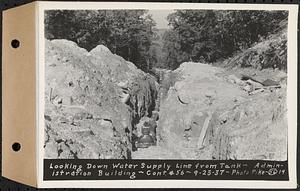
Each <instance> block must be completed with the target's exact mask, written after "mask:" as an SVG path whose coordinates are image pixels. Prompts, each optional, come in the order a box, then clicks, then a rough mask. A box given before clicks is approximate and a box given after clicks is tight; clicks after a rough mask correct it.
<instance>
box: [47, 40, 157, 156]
mask: <svg viewBox="0 0 300 191" xmlns="http://www.w3.org/2000/svg"><path fill="white" fill-rule="evenodd" d="M45 78H46V79H45V80H46V84H45V126H46V127H45V143H44V144H45V145H44V148H45V158H94V159H98V158H99V159H110V158H114V159H119V158H131V151H132V139H133V137H135V134H134V132H135V131H136V129H135V128H136V127H135V125H136V124H137V123H138V121H139V120H140V119H141V118H142V117H144V116H148V117H151V115H152V110H153V108H155V100H156V97H157V83H156V82H155V79H154V78H153V77H151V76H150V75H148V74H145V73H144V72H142V71H141V70H139V69H138V68H137V67H136V66H135V65H134V64H132V63H130V62H128V61H126V60H124V59H123V58H121V57H119V56H117V55H114V54H112V53H111V52H110V51H109V50H108V49H107V48H106V47H104V46H102V45H99V46H97V47H96V48H94V49H93V50H91V51H90V52H88V51H86V50H85V49H82V48H79V47H78V46H77V45H76V44H75V43H73V42H71V41H67V40H52V41H46V57H45Z"/></svg>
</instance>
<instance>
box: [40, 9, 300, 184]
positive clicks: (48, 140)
mask: <svg viewBox="0 0 300 191" xmlns="http://www.w3.org/2000/svg"><path fill="white" fill-rule="evenodd" d="M146 7H147V6H145V8H144V9H138V8H133V9H130V8H129V9H128V8H124V9H120V8H118V9H113V8H111V9H104V8H99V9H96V8H93V9H70V8H68V9H63V8H62V9H49V10H47V9H45V10H44V11H43V14H44V16H43V27H44V28H43V30H44V33H43V40H44V44H43V45H44V46H43V47H42V48H44V55H43V56H44V57H43V59H44V68H43V70H44V79H45V82H44V87H43V97H44V98H43V99H44V111H43V112H44V129H43V131H44V133H43V135H44V137H43V138H44V141H43V151H42V156H43V159H45V160H44V167H43V168H44V178H45V179H44V180H102V179H105V180H107V179H109V180H111V179H118V180H120V179H121V180H128V179H184V180H187V179H192V180H199V179H200V180H202V179H203V180H279V181H288V180H289V169H290V167H289V166H288V159H289V157H288V156H290V155H289V151H291V150H289V149H288V148H289V144H288V142H289V139H290V138H291V137H289V136H288V135H290V131H291V129H290V128H291V127H290V126H289V125H288V124H290V123H289V118H288V111H289V110H288V94H287V93H288V91H287V90H288V85H289V83H288V82H289V80H288V79H289V75H288V74H289V72H288V71H289V67H290V64H291V63H289V64H288V60H289V59H288V58H289V56H290V55H288V52H289V49H288V44H289V42H290V41H289V39H290V38H289V37H288V34H289V30H288V29H289V27H290V20H289V14H290V12H289V11H288V10H285V9H280V8H277V9H274V10H272V9H265V10H264V9H262V8H260V9H245V7H244V8H242V9H238V8H234V9H228V7H227V9H217V8H214V9H209V8H207V9H203V8H201V9H199V8H195V9H193V8H188V9H185V8H179V6H177V7H172V5H170V6H169V8H168V9H167V8H166V9H155V8H152V9H147V8H146ZM293 64H297V63H293ZM293 128H295V127H293ZM290 140H291V139H290ZM110 163H112V164H110ZM110 165H111V166H110ZM78 166H79V167H80V168H78ZM70 169H71V170H72V172H71V171H70ZM117 170H118V171H117ZM72 173H73V174H72ZM78 177H80V178H78ZM95 177H96V178H95ZM65 178H66V179H65Z"/></svg>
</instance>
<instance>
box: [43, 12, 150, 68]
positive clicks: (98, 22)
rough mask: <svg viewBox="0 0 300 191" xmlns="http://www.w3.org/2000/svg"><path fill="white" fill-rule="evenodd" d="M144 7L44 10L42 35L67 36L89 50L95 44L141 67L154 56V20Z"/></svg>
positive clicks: (145, 66)
mask: <svg viewBox="0 0 300 191" xmlns="http://www.w3.org/2000/svg"><path fill="white" fill-rule="evenodd" d="M146 13H147V11H145V10H76V11H75V10H48V11H46V12H45V37H46V38H47V39H50V40H51V39H68V40H71V41H74V42H76V43H77V44H78V45H79V46H80V47H83V48H85V49H87V50H91V49H93V48H94V47H96V46H97V45H99V44H103V45H105V46H107V47H108V48H109V49H110V50H111V51H112V52H113V53H115V54H118V55H120V56H122V57H123V58H125V59H126V60H129V61H131V62H133V63H134V64H135V65H137V67H139V68H141V69H142V70H144V71H148V70H149V69H150V68H151V63H152V62H153V59H155V56H154V55H153V52H154V50H153V49H151V45H152V41H153V39H155V38H156V33H155V28H154V26H155V22H154V21H153V19H152V18H151V17H150V16H149V15H146Z"/></svg>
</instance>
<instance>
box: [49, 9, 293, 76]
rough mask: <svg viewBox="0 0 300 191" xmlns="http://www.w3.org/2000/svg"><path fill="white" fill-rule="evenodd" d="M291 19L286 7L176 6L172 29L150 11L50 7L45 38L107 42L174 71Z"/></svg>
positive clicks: (217, 56)
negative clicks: (160, 24) (162, 26)
mask: <svg viewBox="0 0 300 191" xmlns="http://www.w3.org/2000/svg"><path fill="white" fill-rule="evenodd" d="M287 17H288V12H287V11H253V10H251V11H245V10H243V11H238V10H234V11H224V10H177V11H175V12H174V13H171V14H170V15H169V16H168V21H169V25H170V29H168V30H158V29H156V28H155V22H154V20H153V19H152V17H151V15H149V14H148V13H147V11H146V10H96V11H91V10H80V11H78V10H77V11H73V10H49V11H46V12H45V37H46V38H47V39H50V40H51V39H67V40H71V41H74V42H76V43H77V44H78V45H79V46H80V47H83V48H85V49H87V50H91V49H92V48H94V47H96V46H97V45H99V44H103V45H105V46H107V47H108V48H109V49H110V50H111V51H112V52H113V53H115V54H118V55H120V56H122V57H123V58H124V59H126V60H128V61H131V62H133V63H134V64H135V65H136V66H137V67H138V68H140V69H142V70H143V71H145V72H149V71H150V70H151V69H152V68H153V67H159V68H166V69H172V70H174V69H176V68H178V67H179V65H180V64H181V63H183V62H186V61H194V62H201V63H211V62H216V61H220V60H224V59H226V58H228V57H231V56H233V55H234V54H236V53H238V52H241V51H244V50H246V49H248V48H249V47H251V46H252V45H253V44H255V43H258V42H262V41H264V40H265V39H267V38H268V37H269V36H270V35H272V34H275V33H276V32H278V29H280V28H282V27H286V23H287ZM282 23H285V25H283V24H282ZM285 48H286V47H285ZM273 56H276V55H273ZM285 56H286V55H285ZM278 59H281V58H278ZM284 64H286V63H284Z"/></svg>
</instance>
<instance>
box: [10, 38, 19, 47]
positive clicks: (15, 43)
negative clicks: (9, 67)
mask: <svg viewBox="0 0 300 191" xmlns="http://www.w3.org/2000/svg"><path fill="white" fill-rule="evenodd" d="M11 46H12V47H13V48H19V46H20V41H19V40H17V39H14V40H12V41H11Z"/></svg>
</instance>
